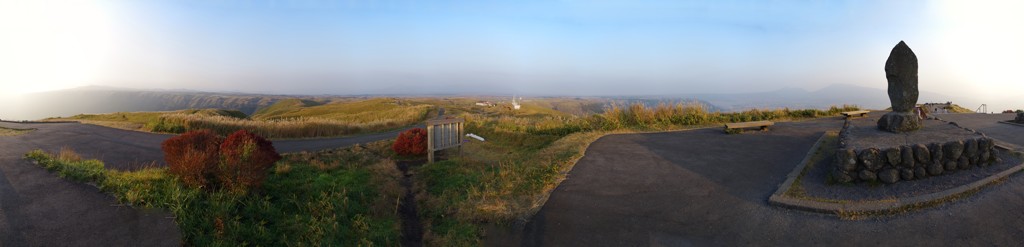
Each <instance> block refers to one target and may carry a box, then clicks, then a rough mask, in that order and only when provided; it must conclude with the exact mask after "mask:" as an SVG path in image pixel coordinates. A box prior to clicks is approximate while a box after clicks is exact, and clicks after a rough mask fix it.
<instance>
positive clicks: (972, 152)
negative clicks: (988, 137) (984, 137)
mask: <svg viewBox="0 0 1024 247" xmlns="http://www.w3.org/2000/svg"><path fill="white" fill-rule="evenodd" d="M964 154H966V155H967V157H970V158H974V157H975V156H978V140H977V139H967V141H964Z"/></svg>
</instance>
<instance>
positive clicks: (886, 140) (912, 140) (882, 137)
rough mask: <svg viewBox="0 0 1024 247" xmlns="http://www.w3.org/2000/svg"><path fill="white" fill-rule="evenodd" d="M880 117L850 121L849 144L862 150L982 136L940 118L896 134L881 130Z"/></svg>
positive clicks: (924, 121)
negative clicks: (919, 127)
mask: <svg viewBox="0 0 1024 247" xmlns="http://www.w3.org/2000/svg"><path fill="white" fill-rule="evenodd" d="M877 121H878V118H872V117H866V118H860V119H855V120H853V121H851V122H850V134H849V140H847V145H848V147H850V148H854V149H856V150H861V149H864V148H869V147H875V148H879V149H883V150H884V149H885V148H890V147H898V146H901V145H913V144H925V145H928V144H929V143H934V142H938V143H946V142H949V141H952V140H957V139H960V140H964V139H968V138H977V137H980V136H981V135H980V134H977V133H973V132H970V131H967V130H964V129H962V128H960V127H957V126H954V125H952V124H948V123H946V122H942V121H939V120H923V121H922V123H923V124H924V128H921V129H920V130H917V131H913V132H910V133H901V134H896V133H892V132H888V131H882V130H879V129H878V127H877V124H876V122H877Z"/></svg>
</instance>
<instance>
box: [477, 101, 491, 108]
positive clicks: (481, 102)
mask: <svg viewBox="0 0 1024 247" xmlns="http://www.w3.org/2000/svg"><path fill="white" fill-rule="evenodd" d="M476 105H478V106H487V107H490V106H494V103H491V102H490V101H480V102H476Z"/></svg>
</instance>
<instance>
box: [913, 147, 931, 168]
mask: <svg viewBox="0 0 1024 247" xmlns="http://www.w3.org/2000/svg"><path fill="white" fill-rule="evenodd" d="M914 158H916V159H917V163H920V164H924V163H928V161H931V153H930V152H928V147H925V146H924V144H917V145H914Z"/></svg>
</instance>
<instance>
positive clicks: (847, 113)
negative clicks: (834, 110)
mask: <svg viewBox="0 0 1024 247" xmlns="http://www.w3.org/2000/svg"><path fill="white" fill-rule="evenodd" d="M869 112H871V111H844V112H841V113H839V114H843V116H846V118H852V117H854V116H860V117H864V116H867V115H868V113H869Z"/></svg>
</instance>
